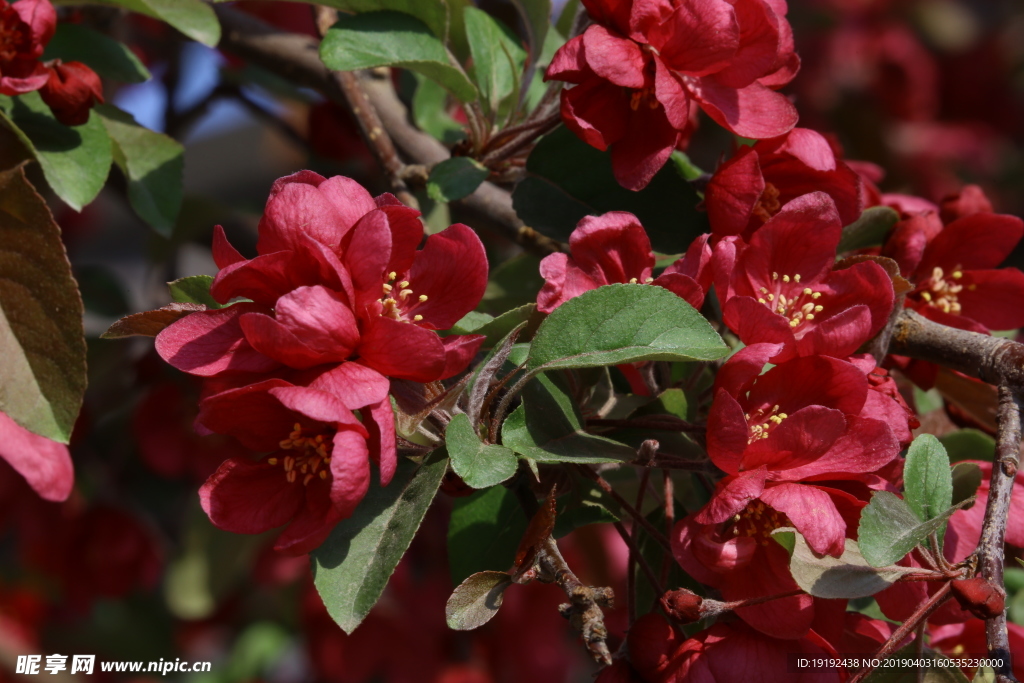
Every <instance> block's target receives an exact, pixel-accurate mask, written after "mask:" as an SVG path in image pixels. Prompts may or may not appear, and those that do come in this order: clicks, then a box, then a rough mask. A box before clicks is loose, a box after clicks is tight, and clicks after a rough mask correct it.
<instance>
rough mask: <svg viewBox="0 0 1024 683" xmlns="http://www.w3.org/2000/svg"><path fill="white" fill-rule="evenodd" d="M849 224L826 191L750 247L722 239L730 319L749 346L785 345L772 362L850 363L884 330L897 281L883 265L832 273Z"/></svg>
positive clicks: (722, 287)
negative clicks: (815, 359)
mask: <svg viewBox="0 0 1024 683" xmlns="http://www.w3.org/2000/svg"><path fill="white" fill-rule="evenodd" d="M841 233H842V221H841V220H840V218H839V214H838V212H837V211H836V206H835V203H834V202H833V201H832V199H831V197H829V196H828V195H827V194H825V193H824V192H813V193H811V194H806V195H803V196H802V197H798V198H797V199H794V200H793V201H791V202H789V203H788V204H786V205H785V206H784V207H782V209H781V210H780V211H779V213H777V214H776V215H775V216H773V217H772V218H771V219H770V220H769V221H768V222H767V223H765V224H764V226H763V227H762V228H761V229H759V230H758V231H757V232H755V233H754V236H753V237H752V238H751V240H750V243H749V244H748V245H744V244H743V243H742V242H738V241H736V240H723V241H721V242H719V243H718V245H717V246H716V247H715V260H714V270H715V278H716V283H717V284H718V287H717V289H718V292H719V296H720V297H721V299H722V301H723V302H724V304H723V307H722V314H723V320H724V321H725V324H726V325H728V326H729V328H730V329H732V330H733V331H734V332H735V333H736V334H737V336H739V338H740V339H741V340H742V341H743V343H745V344H756V343H761V342H767V343H782V344H784V345H785V346H784V348H783V349H782V351H781V352H780V354H779V356H778V357H777V358H775V359H773V360H772V362H773V363H780V362H782V361H785V360H787V359H789V358H793V357H795V356H811V355H819V354H820V355H829V356H836V357H845V356H848V355H850V354H851V353H853V352H854V351H856V350H857V348H858V347H859V346H860V345H861V344H863V343H864V342H866V341H867V340H868V339H870V338H871V337H873V336H874V335H875V334H877V333H878V331H879V330H881V329H882V326H884V325H885V323H886V321H887V320H888V318H889V313H890V312H891V311H892V306H893V299H894V295H893V288H892V281H891V280H890V278H889V276H888V275H887V274H886V272H885V270H884V269H883V268H882V267H881V266H879V265H878V264H877V263H872V262H862V263H857V264H854V265H853V266H850V267H849V268H845V269H842V270H833V269H832V266H833V264H834V263H835V253H836V247H837V246H838V244H839V239H840V236H841Z"/></svg>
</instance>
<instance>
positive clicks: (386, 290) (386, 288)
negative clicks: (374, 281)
mask: <svg viewBox="0 0 1024 683" xmlns="http://www.w3.org/2000/svg"><path fill="white" fill-rule="evenodd" d="M383 287H384V293H385V294H390V293H391V290H392V289H393V288H392V286H391V285H388V284H385V285H383Z"/></svg>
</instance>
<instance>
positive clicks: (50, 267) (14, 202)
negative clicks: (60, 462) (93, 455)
mask: <svg viewBox="0 0 1024 683" xmlns="http://www.w3.org/2000/svg"><path fill="white" fill-rule="evenodd" d="M82 313H83V310H82V298H81V297H80V296H79V294H78V288H77V286H76V285H75V280H74V278H73V277H72V276H71V264H70V263H68V257H67V254H66V253H65V251H64V244H63V242H61V239H60V228H59V227H58V226H57V224H56V223H55V222H54V220H53V216H52V215H51V214H50V210H49V209H48V208H47V206H46V202H45V201H43V198H42V197H40V196H39V194H38V193H37V192H36V191H35V189H34V188H33V187H32V185H31V184H29V182H28V180H27V179H26V178H25V171H24V166H19V167H17V168H14V169H11V170H8V171H3V172H0V349H2V351H0V411H2V412H4V413H6V414H7V415H9V416H10V417H11V419H13V420H14V421H15V422H17V423H18V424H19V425H21V426H22V427H24V428H25V429H28V430H29V431H31V432H33V433H35V434H39V435H41V436H45V437H47V438H49V439H53V440H54V441H60V442H61V443H68V440H69V439H70V437H71V430H72V428H73V427H74V425H75V418H77V417H78V411H79V409H80V408H81V407H82V397H83V396H84V394H85V384H86V373H85V332H84V330H83V328H82Z"/></svg>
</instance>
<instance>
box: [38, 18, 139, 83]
mask: <svg viewBox="0 0 1024 683" xmlns="http://www.w3.org/2000/svg"><path fill="white" fill-rule="evenodd" d="M51 59H61V60H64V61H65V62H82V63H84V64H87V65H88V66H89V67H90V68H91V69H92V70H93V71H95V72H96V73H97V74H98V75H99V76H100V77H101V78H104V79H110V80H112V81H118V82H120V83H142V82H143V81H148V80H149V79H150V78H151V75H150V73H149V70H148V69H147V68H146V67H145V65H144V64H143V63H142V62H141V61H139V58H138V57H136V56H135V53H134V52H132V51H131V50H130V49H128V46H127V45H125V44H124V43H121V42H118V41H116V40H114V39H113V38H109V37H107V36H105V35H103V34H102V33H100V32H99V31H94V30H92V29H91V28H89V27H88V26H82V25H81V24H71V23H67V22H62V23H59V24H57V32H56V33H54V34H53V38H51V39H50V42H49V43H48V44H47V46H46V51H45V52H43V60H44V61H47V60H51Z"/></svg>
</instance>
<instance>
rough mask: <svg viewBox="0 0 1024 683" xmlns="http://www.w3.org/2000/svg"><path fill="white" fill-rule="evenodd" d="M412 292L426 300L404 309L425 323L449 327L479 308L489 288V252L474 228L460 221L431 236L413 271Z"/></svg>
mask: <svg viewBox="0 0 1024 683" xmlns="http://www.w3.org/2000/svg"><path fill="white" fill-rule="evenodd" d="M408 280H409V283H410V284H409V287H410V288H411V289H412V290H413V295H412V296H420V295H424V294H425V295H427V297H428V299H427V301H426V302H424V303H421V304H418V305H414V306H413V307H412V308H406V309H404V310H405V311H406V312H407V313H409V314H410V315H411V314H412V313H415V314H416V315H422V316H423V322H422V324H423V325H425V326H429V327H431V328H433V329H435V330H447V329H448V328H450V327H451V326H452V325H454V324H455V323H457V322H458V321H459V320H460V319H462V317H463V316H464V315H466V314H467V313H469V312H470V311H472V310H473V309H474V308H476V306H477V304H478V303H480V299H482V298H483V296H484V290H485V289H487V254H486V253H485V252H484V245H483V243H482V242H481V241H480V238H479V237H477V234H476V233H475V232H474V231H473V229H472V228H469V227H467V226H465V225H463V224H462V223H456V224H455V225H451V226H449V227H448V228H446V229H445V230H444V231H442V232H440V233H437V234H436V235H431V236H430V237H428V238H427V242H426V244H425V245H424V246H423V249H422V250H421V251H419V252H417V253H416V260H415V261H414V262H413V265H412V269H411V270H410V271H409V277H408Z"/></svg>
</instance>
